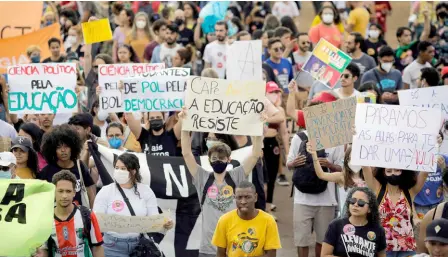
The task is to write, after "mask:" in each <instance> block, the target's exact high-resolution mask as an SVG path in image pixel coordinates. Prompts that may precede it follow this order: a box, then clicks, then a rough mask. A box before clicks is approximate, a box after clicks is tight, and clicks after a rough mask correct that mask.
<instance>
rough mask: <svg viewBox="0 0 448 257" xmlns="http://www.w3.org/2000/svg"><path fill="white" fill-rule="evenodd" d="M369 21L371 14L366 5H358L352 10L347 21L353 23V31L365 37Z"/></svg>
mask: <svg viewBox="0 0 448 257" xmlns="http://www.w3.org/2000/svg"><path fill="white" fill-rule="evenodd" d="M369 21H370V14H369V12H368V11H367V9H366V8H364V7H358V8H355V9H354V10H353V11H351V12H350V14H349V15H348V20H347V23H348V24H351V25H353V32H358V33H360V34H361V35H362V36H363V37H365V36H366V31H367V26H368V25H369Z"/></svg>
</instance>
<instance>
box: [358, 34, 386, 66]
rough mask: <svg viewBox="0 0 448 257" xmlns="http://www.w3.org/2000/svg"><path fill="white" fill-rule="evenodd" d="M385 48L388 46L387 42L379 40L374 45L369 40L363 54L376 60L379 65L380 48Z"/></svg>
mask: <svg viewBox="0 0 448 257" xmlns="http://www.w3.org/2000/svg"><path fill="white" fill-rule="evenodd" d="M383 46H387V42H386V41H384V39H381V40H378V42H376V43H373V42H370V41H369V40H368V39H366V40H365V41H364V47H365V49H363V52H364V53H366V54H367V55H370V56H372V57H373V59H375V62H376V64H378V52H379V51H380V48H381V47H383Z"/></svg>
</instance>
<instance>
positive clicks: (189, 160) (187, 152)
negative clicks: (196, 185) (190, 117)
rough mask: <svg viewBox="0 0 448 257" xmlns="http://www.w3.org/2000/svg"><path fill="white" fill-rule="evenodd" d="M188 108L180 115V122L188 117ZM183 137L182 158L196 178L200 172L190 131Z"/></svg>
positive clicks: (183, 134) (181, 140) (184, 132)
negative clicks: (193, 150)
mask: <svg viewBox="0 0 448 257" xmlns="http://www.w3.org/2000/svg"><path fill="white" fill-rule="evenodd" d="M186 115H187V113H186V108H185V107H184V108H183V110H182V111H181V112H180V113H179V122H180V120H183V119H185V118H186V117H187V116H186ZM181 134H182V136H181V137H180V138H181V139H180V144H181V147H182V156H183V157H184V161H185V164H186V165H187V168H188V170H189V171H190V174H191V176H192V177H193V178H194V177H196V173H197V172H198V168H199V165H198V163H197V162H196V159H195V158H194V155H193V152H192V151H191V136H190V131H185V130H183V131H182V133H181Z"/></svg>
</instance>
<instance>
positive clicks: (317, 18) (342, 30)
mask: <svg viewBox="0 0 448 257" xmlns="http://www.w3.org/2000/svg"><path fill="white" fill-rule="evenodd" d="M321 22H322V20H321V19H320V16H319V15H316V16H314V20H313V23H311V28H312V27H316V26H317V25H319V24H320V23H321ZM335 25H336V27H337V28H338V30H339V31H340V32H341V33H344V24H342V22H341V23H339V24H335Z"/></svg>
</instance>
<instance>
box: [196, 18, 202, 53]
mask: <svg viewBox="0 0 448 257" xmlns="http://www.w3.org/2000/svg"><path fill="white" fill-rule="evenodd" d="M203 21H204V19H203V18H198V23H197V24H196V27H195V28H194V44H195V46H196V48H197V49H198V50H199V49H201V48H202V44H203V43H202V40H201V25H202V22H203Z"/></svg>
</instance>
